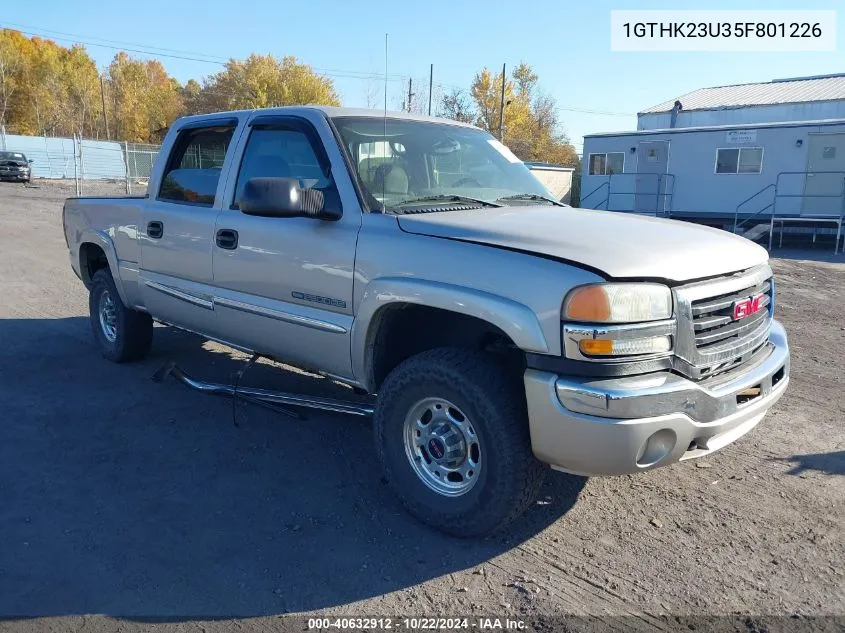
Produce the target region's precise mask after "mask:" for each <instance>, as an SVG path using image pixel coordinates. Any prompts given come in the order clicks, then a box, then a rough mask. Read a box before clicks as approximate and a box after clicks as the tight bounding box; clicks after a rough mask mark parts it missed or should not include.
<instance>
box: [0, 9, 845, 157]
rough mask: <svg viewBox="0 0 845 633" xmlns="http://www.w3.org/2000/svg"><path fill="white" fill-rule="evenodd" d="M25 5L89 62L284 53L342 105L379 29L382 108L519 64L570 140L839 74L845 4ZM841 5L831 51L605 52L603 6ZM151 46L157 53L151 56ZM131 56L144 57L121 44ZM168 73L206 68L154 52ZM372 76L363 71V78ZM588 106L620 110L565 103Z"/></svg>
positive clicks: (373, 64)
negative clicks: (778, 83) (732, 91)
mask: <svg viewBox="0 0 845 633" xmlns="http://www.w3.org/2000/svg"><path fill="white" fill-rule="evenodd" d="M15 6H17V7H20V6H25V8H26V10H24V11H14V12H13V11H11V10H10V8H9V4H8V3H4V6H3V7H2V8H0V25H2V26H5V27H11V28H18V29H19V30H22V31H24V32H28V33H37V34H39V35H42V36H45V37H51V38H53V39H55V40H57V41H58V42H59V43H61V44H64V45H67V44H69V43H71V42H72V41H79V42H85V43H86V48H87V49H88V51H89V53H90V54H91V55H92V56H93V57H94V59H95V60H96V61H97V63H98V65H99V66H106V65H108V63H109V61H110V60H111V58H112V57H113V56H114V54H115V52H116V51H115V50H114V49H113V48H106V47H101V46H94V45H92V44H93V43H94V42H98V43H106V42H103V40H104V39H106V40H111V41H112V43H113V44H114V45H117V46H120V45H123V47H129V48H131V46H130V43H131V44H138V45H141V46H140V47H137V48H147V49H149V48H151V47H157V48H166V49H174V50H178V51H183V52H179V53H176V52H172V51H171V52H170V53H169V54H171V55H177V56H183V57H203V58H208V57H211V58H215V59H226V58H230V57H236V58H242V57H245V56H247V55H248V54H249V53H251V52H259V53H273V54H275V55H279V56H281V55H295V56H296V57H297V58H299V59H300V60H301V61H303V62H306V63H309V64H311V65H312V66H314V67H315V68H317V69H320V70H323V71H325V72H326V73H327V74H330V75H332V76H333V78H334V79H335V85H336V87H337V89H338V91H339V92H340V94H341V98H342V100H343V103H344V105H351V106H365V105H367V102H368V96H369V100H370V102H372V103H375V104H379V105H380V104H381V103H382V101H383V92H382V90H383V82H382V79H381V74H382V73H383V72H384V34H385V33H388V34H389V61H388V72H389V73H390V74H389V78H390V81H389V82H388V86H389V93H388V94H389V105H390V107H391V108H397V107H398V106H399V104H400V103H401V99H402V96H401V95H402V92H403V90H407V81H406V80H404V81H403V78H407V77H409V76H410V77H413V78H414V83H415V84H417V85H420V84H423V83H427V81H428V73H429V64H434V75H435V78H434V82H435V84H440V85H441V86H443V87H444V88H446V89H448V88H449V87H452V86H459V87H464V88H467V87H469V85H470V83H471V81H472V78H473V76H474V74H475V73H476V72H478V70H480V69H481V68H482V67H484V66H488V67H490V68H492V69H496V70H498V71H501V67H502V63H507V64H508V67H509V68H511V67H513V66H514V65H516V64H518V63H519V62H521V61H525V62H527V63H529V64H531V65H532V66H533V67H534V69H535V71H536V72H537V73H538V74H539V76H540V83H541V88H542V89H543V90H545V91H546V92H548V93H550V94H551V95H553V96H554V97H555V98H556V99H557V102H558V105H559V106H560V107H561V110H560V118H561V121H562V123H563V125H564V128H565V129H566V131H567V133H568V134H569V136H570V138H571V139H572V141H573V143H574V144H575V146H576V148H577V149H578V151H579V153H580V150H581V144H582V136H583V135H584V134H588V133H590V132H605V131H614V130H626V129H633V128H635V126H636V117H635V116H634V113H636V112H637V111H638V110H640V109H643V108H646V107H648V106H650V105H654V104H656V103H660V102H662V101H665V100H668V99H672V98H674V97H676V96H679V95H681V94H683V93H685V92H689V91H691V90H695V89H696V88H701V87H706V86H715V85H725V84H733V83H743V82H752V81H767V80H770V79H774V78H780V77H792V76H801V75H818V74H827V73H835V72H845V43H843V40H845V5H843V4H842V2H841V0H802V1H801V2H795V1H794V0H792V1H791V2H790V1H783V0H764V1H761V0H746V2H743V3H742V4H741V5H738V4H737V3H736V2H735V1H733V2H732V1H722V0H707V1H706V2H703V1H701V2H685V1H684V0H674V1H671V2H665V1H644V0H639V1H633V0H616V1H614V2H605V1H602V0H592V1H589V2H583V1H579V2H573V1H566V0H557V1H555V2H546V1H542V2H495V1H494V2H489V1H488V2H483V3H482V2H476V1H474V0H464V1H462V0H452V1H451V2H443V1H440V0H427V1H425V2H409V1H407V0H393V1H392V2H382V1H381V0H366V1H365V2H360V1H355V0H346V1H337V0H323V1H322V2H302V1H299V2H286V1H279V0H253V1H251V2H250V1H248V0H244V1H242V2H240V3H235V2H232V1H231V0H226V1H224V0H204V1H203V2H183V1H179V0H169V1H166V0H145V2H141V3H132V2H130V3H124V2H119V3H107V2H104V1H103V0H99V1H92V0H47V1H44V0H41V1H38V0H35V1H32V2H28V3H25V5H19V4H18V5H15ZM644 8H650V9H705V8H706V9H720V8H721V9H731V8H733V9H736V8H742V9H799V8H802V9H842V10H841V11H839V13H838V15H837V30H838V33H839V45H838V50H837V52H835V53H756V54H747V53H624V52H611V51H610V34H609V25H610V10H611V9H644ZM163 52H164V51H163ZM132 55H133V56H136V57H141V58H144V57H156V55H145V54H141V53H132ZM157 57H158V58H159V59H161V61H162V62H163V63H164V65H165V67H166V68H167V70H168V72H169V73H170V74H172V75H173V76H175V77H176V78H177V79H179V80H180V81H182V82H184V81H186V80H188V79H189V78H192V77H193V78H201V77H203V76H206V75H208V74H211V73H213V72H215V71H216V70H218V69H219V65H215V64H214V63H208V62H203V61H194V60H189V59H176V58H173V57H165V56H164V55H160V56H157ZM374 77H375V78H374ZM564 108H571V109H575V110H592V111H597V112H612V113H619V115H606V114H591V113H588V112H574V111H570V110H567V109H564Z"/></svg>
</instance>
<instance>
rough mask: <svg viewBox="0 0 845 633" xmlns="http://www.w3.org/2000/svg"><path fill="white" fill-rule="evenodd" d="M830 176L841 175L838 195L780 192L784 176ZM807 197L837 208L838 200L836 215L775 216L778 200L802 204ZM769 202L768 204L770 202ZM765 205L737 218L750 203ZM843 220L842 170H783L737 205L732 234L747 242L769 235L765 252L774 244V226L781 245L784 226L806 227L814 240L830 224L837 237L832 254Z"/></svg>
mask: <svg viewBox="0 0 845 633" xmlns="http://www.w3.org/2000/svg"><path fill="white" fill-rule="evenodd" d="M810 174H813V175H823V174H824V175H833V176H841V177H842V187H841V188H840V191H839V193H837V194H807V193H804V192H802V193H783V186H784V184H783V182H782V180H781V179H782V177H784V176H787V177H788V176H803V177H804V178H806V177H807V175H810ZM770 191H771V192H772V195H771V198H769V197H768V193H769V192H770ZM807 198H824V199H830V200H833V201H834V204H833V206H836V203H835V201H836V200H838V201H839V206H838V208H839V214H838V215H837V214H805V213H802V212H799V213H798V214H797V215H790V214H788V213H778V210H777V205H778V201H779V200H783V199H801V201H804V200H806V199H807ZM769 200H770V201H769ZM755 201H756V202H758V203H762V202H766V201H769V202H768V204H766V205H765V206H763V207H762V208H761V209H759V210H757V211H754V212H753V213H749V214H746V215H745V216H744V217H742V218H741V219H740V213H741V210H742V209H743V207H746V206H747V205H749V204H751V203H752V202H755ZM843 218H845V172H843V171H815V172H807V171H782V172H780V173H779V174H778V175H777V178H776V179H775V182H774V183H771V184H768V185H766V186H765V187H763V188H762V189H760V191H758V192H757V193H755V194H754V195H752V196H749V197H748V198H746V199H745V200H743V201H742V202H740V203H739V204H738V205H737V206H736V210H735V212H734V224H733V232H734V233H736V234H738V235H742V236H743V237H745V238H748V239H750V240H754V241H757V240H759V239H760V238H761V237H763V236H765V235H766V233H768V234H769V239H768V249H769V250H771V249H772V244H773V241H774V233H775V227H776V226H777V225H780V231H779V233H780V242H781V244H783V233H784V230H785V226H786V225H787V224H792V225H801V224H803V225H805V226H806V227H810V228H813V240H814V241H815V232H816V230H817V229H818V228H827V227H828V226H829V225H832V226H833V228H835V229H836V238H835V241H834V244H833V252H834V254H836V253H838V252H839V242H840V241H841V239H842V224H843Z"/></svg>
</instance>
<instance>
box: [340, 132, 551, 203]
mask: <svg viewBox="0 0 845 633" xmlns="http://www.w3.org/2000/svg"><path fill="white" fill-rule="evenodd" d="M333 121H334V123H335V125H336V127H337V129H338V132H339V133H340V136H341V138H342V140H343V143H344V145H345V146H346V149H347V150H348V151H349V155H350V157H351V158H352V162H353V171H354V175H355V177H356V178H357V179H358V183H359V185H360V187H361V189H362V191H363V192H364V196H365V197H366V198H367V200H368V203H369V204H370V206H371V207H372V208H375V209H382V208H384V209H387V210H392V209H397V210H398V209H401V208H403V207H404V206H407V205H414V204H419V205H423V206H424V205H425V204H426V203H428V204H429V206H437V208H438V209H442V208H443V205H447V206H448V205H449V204H455V205H466V204H475V205H478V204H484V203H490V204H491V205H492V206H501V205H503V204H532V203H533V204H554V203H555V202H554V196H553V195H552V194H551V193H550V192H549V191H548V190H547V189H546V188H545V187H544V186H543V185H542V184H541V183H540V181H539V180H537V179H536V178H535V177H534V175H533V174H532V173H531V171H529V169H528V168H527V167H526V166H525V165H524V164H523V163H522V161H521V160H519V159H518V158H517V157H516V156H515V155H514V154H513V153H511V151H510V150H509V149H508V148H507V147H505V146H504V145H502V144H501V143H500V142H499V141H498V140H496V139H495V138H493V136H491V135H490V134H488V133H487V132H484V131H482V130H479V129H476V128H469V127H463V126H459V125H450V124H448V123H434V122H431V121H412V120H405V119H390V118H388V119H387V120H385V119H382V118H378V117H336V118H334V119H333Z"/></svg>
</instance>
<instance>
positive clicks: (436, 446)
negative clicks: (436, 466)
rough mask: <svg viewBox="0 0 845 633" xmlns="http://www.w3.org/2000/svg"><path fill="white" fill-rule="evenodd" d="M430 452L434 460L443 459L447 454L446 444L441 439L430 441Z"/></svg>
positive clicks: (435, 438)
mask: <svg viewBox="0 0 845 633" xmlns="http://www.w3.org/2000/svg"><path fill="white" fill-rule="evenodd" d="M428 452H429V454H430V455H431V456H432V457H433V458H434V459H443V456H444V455H445V454H446V444H445V443H444V442H443V440H441V439H440V438H439V437H432V438H431V439H430V440H428Z"/></svg>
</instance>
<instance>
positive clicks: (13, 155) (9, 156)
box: [0, 152, 26, 160]
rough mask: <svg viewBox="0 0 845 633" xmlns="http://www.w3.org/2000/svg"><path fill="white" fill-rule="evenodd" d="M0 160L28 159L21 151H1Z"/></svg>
mask: <svg viewBox="0 0 845 633" xmlns="http://www.w3.org/2000/svg"><path fill="white" fill-rule="evenodd" d="M0 160H26V156H24V155H23V154H21V153H20V152H0Z"/></svg>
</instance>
